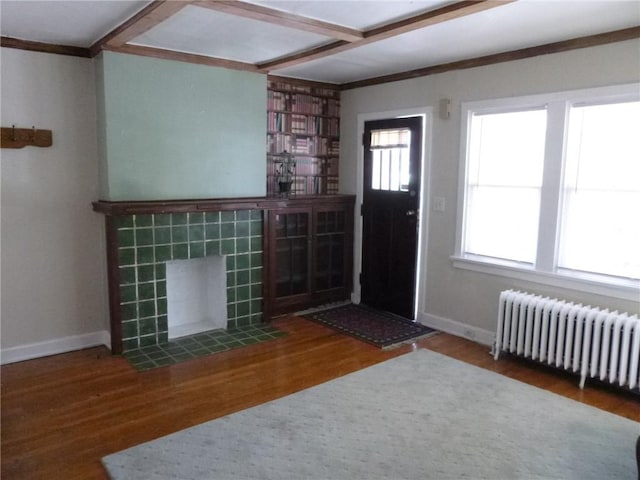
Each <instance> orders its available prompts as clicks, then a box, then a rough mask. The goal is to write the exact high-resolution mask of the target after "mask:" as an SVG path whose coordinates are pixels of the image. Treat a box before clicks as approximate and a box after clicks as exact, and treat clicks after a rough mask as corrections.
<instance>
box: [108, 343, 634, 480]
mask: <svg viewBox="0 0 640 480" xmlns="http://www.w3.org/2000/svg"><path fill="white" fill-rule="evenodd" d="M274 381H277V380H275V379H274ZM639 434H640V423H637V422H633V421H631V420H629V419H625V418H623V417H619V416H617V415H613V414H611V413H608V412H604V411H602V410H598V409H596V408H593V407H590V406H587V405H584V404H581V403H578V402H575V401H573V400H569V399H567V398H564V397H561V396H558V395H555V394H553V393H549V392H547V391H545V390H541V389H538V388H536V387H532V386H530V385H527V384H524V383H521V382H518V381H515V380H511V379H509V378H506V377H503V376H501V375H498V374H496V373H493V372H490V371H487V370H483V369H481V368H478V367H474V366H471V365H468V364H465V363H463V362H460V361H457V360H454V359H451V358H449V357H445V356H443V355H440V354H438V353H434V352H430V351H428V350H417V351H414V352H412V353H408V354H405V355H402V356H400V357H396V358H394V359H392V360H388V361H386V362H383V363H380V364H377V365H374V366H372V367H369V368H366V369H364V370H360V371H358V372H355V373H351V374H349V375H346V376H344V377H341V378H338V379H335V380H332V381H330V382H327V383H324V384H321V385H318V386H316V387H313V388H309V389H307V390H303V391H300V392H298V393H295V394H293V395H289V396H287V397H283V398H281V399H278V400H274V401H272V402H269V403H265V404H262V405H259V406H256V407H253V408H250V409H248V410H243V411H241V412H238V413H235V414H232V415H228V416H226V417H222V418H219V419H216V420H212V421H210V422H207V423H203V424H201V425H198V426H195V427H192V428H189V429H186V430H183V431H180V432H177V433H174V434H172V435H169V436H166V437H163V438H160V439H158V440H154V441H151V442H148V443H145V444H142V445H139V446H136V447H133V448H130V449H128V450H124V451H122V452H120V453H116V454H113V455H109V456H107V457H105V458H104V459H103V463H104V465H105V467H106V468H107V470H108V472H109V474H110V475H111V478H112V479H114V480H125V479H126V480H137V479H145V480H169V479H182V480H204V479H206V480H234V479H256V480H258V479H260V480H269V479H274V480H276V479H277V480H283V479H291V480H329V479H331V480H359V479H363V480H364V479H366V480H372V479H393V480H400V479H416V480H417V479H420V480H424V479H439V480H440V479H460V478H469V479H491V480H497V479H505V480H506V479H509V480H511V479H576V480H578V479H580V480H585V479H593V480H596V479H597V480H602V479H605V478H606V479H633V478H636V476H637V473H636V466H635V442H636V438H637V437H638V435H639Z"/></svg>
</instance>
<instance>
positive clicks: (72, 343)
mask: <svg viewBox="0 0 640 480" xmlns="http://www.w3.org/2000/svg"><path fill="white" fill-rule="evenodd" d="M97 345H105V346H107V348H110V345H111V335H110V334H109V332H107V331H106V330H101V331H98V332H93V333H86V334H84V335H73V336H70V337H63V338H56V339H54V340H47V341H45V342H37V343H28V344H26V345H18V346H17V347H10V348H4V349H2V350H0V364H2V365H6V364H8V363H15V362H22V361H24V360H32V359H34V358H41V357H48V356H49V355H57V354H59V353H67V352H72V351H74V350H81V349H83V348H89V347H95V346H97Z"/></svg>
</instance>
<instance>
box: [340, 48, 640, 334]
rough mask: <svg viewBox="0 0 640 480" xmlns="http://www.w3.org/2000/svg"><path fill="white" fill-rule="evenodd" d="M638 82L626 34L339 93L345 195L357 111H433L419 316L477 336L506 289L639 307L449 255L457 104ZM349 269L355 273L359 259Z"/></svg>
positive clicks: (353, 162)
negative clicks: (471, 267) (445, 101)
mask: <svg viewBox="0 0 640 480" xmlns="http://www.w3.org/2000/svg"><path fill="white" fill-rule="evenodd" d="M638 81H640V41H638V40H633V41H627V42H621V43H617V44H611V45H604V46H599V47H593V48H586V49H581V50H574V51H571V52H565V53H559V54H553V55H545V56H539V57H535V58H530V59H526V60H519V61H514V62H508V63H502V64H497V65H491V66H486V67H478V68H474V69H468V70H459V71H455V72H448V73H444V74H439V75H433V76H428V77H422V78H417V79H413V80H406V81H400V82H395V83H390V84H384V85H378V86H372V87H366V88H360V89H355V90H349V91H345V92H343V93H342V105H341V114H342V120H341V154H340V181H341V191H342V192H344V193H357V190H358V187H357V184H358V175H359V170H358V168H359V162H361V161H362V160H361V159H360V158H359V157H360V155H361V154H360V147H359V142H358V139H359V136H358V116H359V115H360V116H361V117H362V116H363V115H365V114H370V113H372V112H386V111H397V110H402V109H413V108H417V107H423V106H427V107H431V108H433V110H434V112H435V113H434V115H433V128H432V131H431V135H432V144H431V145H430V151H431V167H430V171H429V172H428V173H429V175H428V176H429V178H428V181H429V191H428V194H429V196H428V197H427V199H426V200H427V204H426V209H424V211H423V212H422V221H423V222H424V223H427V222H428V235H429V236H428V241H427V242H425V243H426V245H427V246H426V248H425V250H426V263H425V262H423V263H422V265H421V268H422V273H423V278H424V282H423V288H422V289H421V291H420V292H419V296H420V303H421V305H422V308H421V310H422V311H421V312H420V318H421V319H422V320H423V321H431V322H438V323H439V324H440V325H448V326H449V327H450V328H451V330H452V331H456V332H457V333H461V334H466V335H468V336H470V337H475V338H479V337H480V336H484V340H485V341H486V340H488V337H487V336H486V333H487V332H492V331H493V330H494V329H495V322H496V318H497V302H498V294H499V292H500V291H501V290H503V289H506V288H512V287H516V288H520V289H524V290H529V291H532V292H537V293H541V294H551V295H554V296H560V297H562V298H567V299H569V300H576V301H581V302H586V303H588V304H591V305H600V306H604V307H616V308H620V309H622V310H624V311H634V312H635V311H638V310H640V302H634V301H627V300H620V299H616V298H611V297H608V296H606V295H598V294H593V293H584V292H580V291H575V290H567V289H561V288H555V287H549V286H546V285H544V284H538V283H535V284H534V283H529V282H524V281H521V280H513V279H509V278H504V277H499V276H494V275H489V274H484V273H477V272H471V271H467V270H461V269H458V268H454V267H453V265H452V262H451V260H450V256H451V255H453V253H454V244H455V235H456V209H457V192H458V167H459V156H460V104H461V102H464V101H473V100H483V99H490V98H503V97H510V96H520V95H532V94H539V93H546V92H555V91H562V90H573V89H580V88H589V87H597V86H606V85H615V84H624V83H630V82H638ZM441 98H449V99H451V118H450V119H448V120H441V119H440V118H438V114H437V112H438V102H439V100H440V99H441ZM435 196H437V197H444V199H445V202H446V210H445V211H444V212H433V211H429V209H430V205H429V200H430V199H432V198H433V197H435ZM356 235H358V233H357V234H356ZM356 243H358V240H357V241H356ZM355 270H356V274H357V272H358V270H359V266H358V265H356V269H355ZM356 278H357V277H356ZM639 300H640V297H639Z"/></svg>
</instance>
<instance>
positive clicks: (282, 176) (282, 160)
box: [276, 150, 296, 195]
mask: <svg viewBox="0 0 640 480" xmlns="http://www.w3.org/2000/svg"><path fill="white" fill-rule="evenodd" d="M276 162H277V165H276V182H277V183H278V193H280V194H283V195H289V194H290V193H291V184H292V183H293V179H294V177H295V176H296V160H295V158H294V156H293V155H292V154H291V153H289V152H287V151H286V150H285V151H283V152H282V153H281V154H280V156H279V158H278V160H277V161H276Z"/></svg>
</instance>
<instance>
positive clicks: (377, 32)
mask: <svg viewBox="0 0 640 480" xmlns="http://www.w3.org/2000/svg"><path fill="white" fill-rule="evenodd" d="M514 1H515V0H476V1H461V2H456V3H453V4H451V5H447V6H444V7H441V8H437V9H435V10H430V11H427V12H423V13H421V14H419V15H415V16H412V17H409V18H405V19H403V20H399V21H397V22H393V23H389V24H387V25H383V26H381V27H377V28H374V29H371V30H368V31H366V32H364V38H362V39H361V40H359V41H355V42H345V41H337V42H333V43H330V44H328V45H323V46H320V47H316V48H312V49H309V50H305V51H302V52H298V53H294V54H293V55H287V56H285V57H281V58H279V59H275V60H270V61H268V62H264V63H261V64H258V69H259V70H260V71H262V72H269V71H271V70H275V69H278V68H285V67H291V66H294V65H298V64H300V63H305V62H309V61H311V60H317V59H319V58H324V57H327V56H330V55H335V54H336V53H340V52H345V51H347V50H351V49H353V48H357V47H362V46H364V45H368V44H370V43H374V42H378V41H380V40H385V39H387V38H391V37H394V36H397V35H402V34H403V33H408V32H412V31H414V30H418V29H421V28H425V27H428V26H431V25H436V24H438V23H443V22H447V21H449V20H453V19H456V18H460V17H464V16H466V15H472V14H474V13H478V12H482V11H485V10H489V9H491V8H495V7H499V6H502V5H507V4H509V3H512V2H514Z"/></svg>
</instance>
